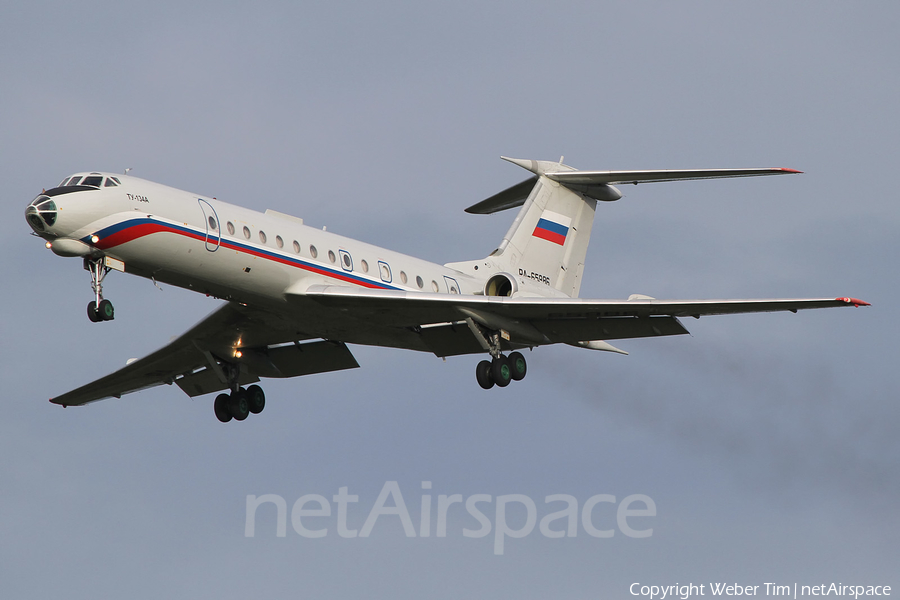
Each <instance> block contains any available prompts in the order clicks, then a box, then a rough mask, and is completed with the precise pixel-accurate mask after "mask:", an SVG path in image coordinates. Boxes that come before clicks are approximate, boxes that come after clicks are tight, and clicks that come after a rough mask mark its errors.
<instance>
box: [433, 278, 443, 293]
mask: <svg viewBox="0 0 900 600" xmlns="http://www.w3.org/2000/svg"><path fill="white" fill-rule="evenodd" d="M431 289H433V290H434V291H435V292H438V291H440V289H441V288H439V287H438V284H437V281H434V280H432V281H431Z"/></svg>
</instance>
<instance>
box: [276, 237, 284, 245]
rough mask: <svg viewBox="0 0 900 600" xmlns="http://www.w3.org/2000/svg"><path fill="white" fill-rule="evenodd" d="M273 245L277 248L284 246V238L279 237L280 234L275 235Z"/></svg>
mask: <svg viewBox="0 0 900 600" xmlns="http://www.w3.org/2000/svg"><path fill="white" fill-rule="evenodd" d="M275 245H276V246H278V247H279V248H284V240H283V239H281V236H280V235H276V236H275Z"/></svg>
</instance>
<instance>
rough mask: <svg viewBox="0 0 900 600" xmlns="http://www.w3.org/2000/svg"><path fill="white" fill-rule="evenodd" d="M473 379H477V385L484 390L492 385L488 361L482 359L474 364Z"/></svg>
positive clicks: (492, 380)
mask: <svg viewBox="0 0 900 600" xmlns="http://www.w3.org/2000/svg"><path fill="white" fill-rule="evenodd" d="M475 379H477V380H478V385H480V386H481V387H483V388H484V389H486V390H489V389H491V388H492V387H494V379H493V378H492V377H491V363H490V361H487V360H483V361H481V362H480V363H478V364H477V365H475Z"/></svg>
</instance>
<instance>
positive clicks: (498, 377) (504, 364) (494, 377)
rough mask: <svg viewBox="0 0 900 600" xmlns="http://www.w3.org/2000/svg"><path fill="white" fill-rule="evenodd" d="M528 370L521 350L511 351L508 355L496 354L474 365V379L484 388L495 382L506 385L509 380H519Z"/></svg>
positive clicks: (501, 385)
mask: <svg viewBox="0 0 900 600" xmlns="http://www.w3.org/2000/svg"><path fill="white" fill-rule="evenodd" d="M527 372H528V364H527V363H526V362H525V357H524V356H522V353H521V352H513V353H512V354H510V355H509V356H508V357H506V356H503V355H502V354H499V353H498V354H497V356H495V357H494V359H493V360H490V361H487V360H483V361H481V362H480V363H478V365H477V366H476V367H475V379H477V380H478V385H480V386H481V387H483V388H484V389H486V390H489V389H491V388H492V387H494V385H495V384H496V385H497V386H498V387H506V386H508V385H509V383H510V382H511V381H521V380H522V379H524V378H525V374H526V373H527Z"/></svg>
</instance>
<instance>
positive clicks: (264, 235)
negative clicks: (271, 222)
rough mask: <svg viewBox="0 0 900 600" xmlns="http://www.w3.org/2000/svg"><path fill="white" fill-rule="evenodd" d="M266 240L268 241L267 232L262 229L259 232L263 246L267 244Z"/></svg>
mask: <svg viewBox="0 0 900 600" xmlns="http://www.w3.org/2000/svg"><path fill="white" fill-rule="evenodd" d="M266 239H267V238H266V232H265V231H263V230H262V229H260V230H259V241H261V242H262V243H263V244H265V243H266Z"/></svg>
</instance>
